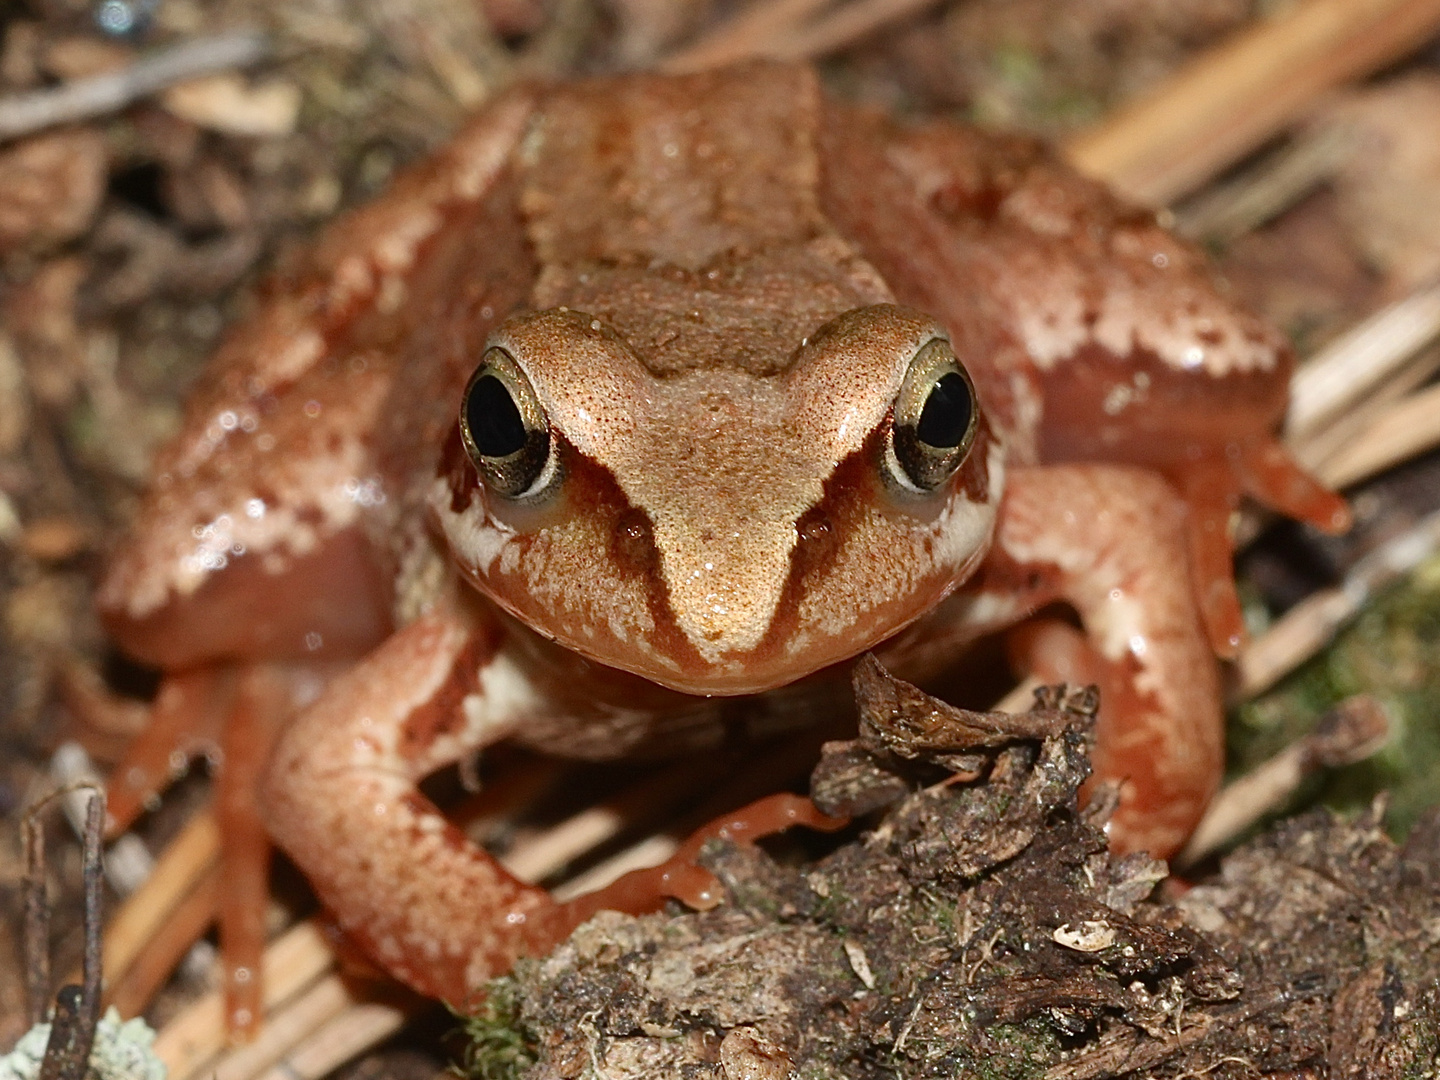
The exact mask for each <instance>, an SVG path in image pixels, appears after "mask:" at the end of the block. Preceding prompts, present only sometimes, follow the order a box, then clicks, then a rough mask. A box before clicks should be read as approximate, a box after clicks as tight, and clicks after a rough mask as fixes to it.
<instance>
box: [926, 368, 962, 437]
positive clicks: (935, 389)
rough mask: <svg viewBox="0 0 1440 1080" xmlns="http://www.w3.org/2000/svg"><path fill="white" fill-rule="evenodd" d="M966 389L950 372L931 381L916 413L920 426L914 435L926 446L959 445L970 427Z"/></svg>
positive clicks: (958, 377)
mask: <svg viewBox="0 0 1440 1080" xmlns="http://www.w3.org/2000/svg"><path fill="white" fill-rule="evenodd" d="M972 407H973V406H972V402H971V401H970V387H969V385H968V384H967V383H966V382H965V380H964V379H962V378H961V377H960V376H959V375H957V374H955V372H953V371H951V372H949V373H947V374H945V375H942V376H940V378H938V379H936V380H935V385H934V386H932V387H931V388H930V396H929V397H927V398H926V399H925V407H924V408H923V409H921V410H920V423H918V424H916V425H915V434H916V435H917V436H918V437H919V439H920V441H921V442H923V443H925V444H926V445H927V446H934V447H938V448H940V449H942V450H948V449H950V448H952V447H956V446H959V445H960V440H961V439H963V438H965V432H966V431H967V430H968V429H969V427H970V413H971V410H972Z"/></svg>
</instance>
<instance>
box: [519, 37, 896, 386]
mask: <svg viewBox="0 0 1440 1080" xmlns="http://www.w3.org/2000/svg"><path fill="white" fill-rule="evenodd" d="M821 111H822V100H821V97H820V91H819V85H818V83H817V80H816V78H815V74H814V72H813V71H811V70H810V69H809V68H806V67H800V66H792V65H784V64H773V63H756V64H750V65H745V66H743V67H739V68H729V69H725V70H722V71H717V72H707V73H702V74H698V75H692V76H688V77H684V78H675V77H668V76H659V75H631V76H623V77H620V78H616V79H610V80H603V81H600V82H581V83H568V84H562V85H560V86H557V87H556V88H555V89H554V90H552V91H551V92H550V93H549V94H548V95H547V96H546V98H545V100H544V101H543V103H542V105H541V107H540V109H539V111H538V112H537V114H536V116H535V117H534V118H533V120H532V122H531V124H530V128H529V131H528V132H527V134H526V136H525V138H524V140H523V142H522V144H521V148H520V154H519V155H518V159H519V160H518V171H519V183H520V189H521V195H520V205H521V211H522V214H523V215H524V218H525V224H526V232H527V235H528V237H529V239H530V242H531V245H532V247H533V249H534V251H535V254H536V257H537V260H538V262H539V264H540V265H541V266H542V267H543V270H542V271H541V273H540V276H539V278H538V279H537V281H536V283H535V288H534V290H533V292H532V294H531V297H530V306H531V307H533V308H536V309H546V308H553V307H560V306H567V307H571V308H575V309H577V310H581V311H584V312H586V313H588V314H591V315H593V316H595V317H596V318H597V319H600V320H601V321H602V322H604V323H605V324H607V325H608V326H610V327H611V328H613V329H614V330H615V331H616V332H617V333H619V335H620V336H621V337H622V338H624V339H625V341H626V342H627V343H628V344H629V346H630V347H631V349H633V350H634V352H635V354H636V358H637V359H638V360H639V361H640V362H641V363H642V364H643V365H645V367H646V368H647V369H648V370H649V371H650V373H651V374H653V375H656V376H659V377H662V378H663V377H668V376H673V375H679V374H684V373H687V372H694V371H697V370H704V369H708V368H715V367H727V368H733V369H738V370H740V371H743V372H746V373H749V374H752V375H758V376H767V375H774V374H778V373H779V372H782V371H784V370H785V369H786V368H787V367H788V366H789V365H790V363H791V362H792V360H793V358H794V355H795V352H796V349H797V346H798V345H799V344H800V342H802V341H803V340H804V339H805V338H806V337H807V336H808V335H810V334H812V333H813V332H814V331H815V330H816V329H818V328H819V327H820V326H822V325H824V324H825V323H826V322H828V321H830V320H831V319H833V318H834V317H836V316H837V315H840V314H841V313H843V312H845V311H849V310H852V309H854V308H857V307H863V306H865V305H868V304H875V303H885V302H889V301H891V300H893V297H892V295H891V293H890V290H889V289H888V287H887V286H886V285H885V283H884V281H883V279H882V278H881V277H880V276H879V275H878V274H877V273H876V272H875V270H874V268H873V267H871V266H870V264H869V263H868V262H867V261H866V260H865V259H864V258H863V257H861V256H860V254H859V253H858V252H857V251H856V250H855V248H854V247H853V246H852V245H851V244H849V243H848V242H847V241H845V240H844V239H843V238H841V237H840V236H839V235H838V234H837V233H836V231H835V229H834V228H833V227H832V225H831V223H830V222H829V221H828V219H827V218H826V217H825V215H824V213H823V212H822V210H821V207H820V191H819V179H820V160H819V147H818V144H817V142H816V131H817V124H818V122H819V118H820V115H821ZM737 346H738V347H737Z"/></svg>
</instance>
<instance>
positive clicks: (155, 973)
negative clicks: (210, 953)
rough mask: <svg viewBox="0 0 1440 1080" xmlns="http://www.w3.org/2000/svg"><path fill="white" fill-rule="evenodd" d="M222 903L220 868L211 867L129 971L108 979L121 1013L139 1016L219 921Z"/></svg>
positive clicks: (110, 997) (113, 1002) (110, 999)
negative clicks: (209, 927)
mask: <svg viewBox="0 0 1440 1080" xmlns="http://www.w3.org/2000/svg"><path fill="white" fill-rule="evenodd" d="M219 902H220V867H219V865H218V864H217V865H214V866H211V867H210V869H209V871H208V873H206V875H205V876H204V877H202V878H201V879H200V882H199V883H198V884H197V885H196V886H195V888H194V890H192V891H191V892H190V894H189V895H188V896H186V897H185V898H184V899H183V900H182V901H181V902H180V903H179V904H176V905H175V907H174V908H173V909H171V911H170V912H169V914H168V915H167V916H166V919H165V921H164V922H163V923H162V924H160V925H159V926H158V927H157V928H156V929H155V932H154V934H153V935H152V936H151V937H150V938H148V939H147V940H146V942H145V947H144V948H143V949H142V950H141V951H140V953H139V955H138V956H136V957H135V960H134V962H133V963H131V964H130V965H129V966H128V967H127V968H126V969H125V974H124V975H122V976H120V977H118V978H112V979H110V980H108V983H109V986H108V989H107V991H106V995H105V996H106V1000H107V1001H108V1003H109V1004H111V1005H114V1006H115V1008H116V1009H118V1010H119V1012H120V1015H121V1016H139V1015H140V1013H141V1012H143V1011H144V1010H145V1007H146V1006H147V1005H148V1004H150V999H151V998H152V997H154V996H155V993H156V991H158V990H159V989H160V987H162V986H164V985H165V980H166V979H168V978H169V977H170V974H171V972H173V971H174V970H175V968H176V967H177V966H178V965H179V964H180V962H181V961H182V960H183V959H184V958H185V956H186V954H187V953H189V951H190V950H191V949H192V948H193V947H194V945H195V942H196V941H197V940H199V939H200V937H201V936H202V935H203V934H204V933H205V929H206V927H208V926H209V925H210V924H211V923H212V922H214V921H215V911H216V908H217V906H218V905H219Z"/></svg>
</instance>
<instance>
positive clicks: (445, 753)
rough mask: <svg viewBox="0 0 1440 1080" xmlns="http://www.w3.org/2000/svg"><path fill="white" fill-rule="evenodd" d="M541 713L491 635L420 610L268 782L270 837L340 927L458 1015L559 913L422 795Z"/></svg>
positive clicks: (330, 692) (291, 739)
mask: <svg viewBox="0 0 1440 1080" xmlns="http://www.w3.org/2000/svg"><path fill="white" fill-rule="evenodd" d="M541 706H542V700H541V698H540V697H539V695H538V694H537V693H535V691H534V690H533V689H532V688H531V686H530V685H529V683H528V681H527V680H526V679H525V678H524V676H522V675H521V674H520V673H519V671H518V670H517V669H515V668H514V667H513V665H512V664H511V662H510V661H509V658H508V657H507V655H506V654H505V653H504V652H502V651H499V650H497V648H496V646H495V643H494V635H493V634H487V633H486V632H485V631H484V630H477V629H476V628H474V627H472V626H470V625H468V624H467V623H466V622H465V621H464V620H463V619H461V618H460V617H458V616H455V615H445V614H431V615H427V616H425V617H423V618H421V619H419V620H417V621H415V622H414V623H411V624H410V625H409V626H407V627H406V628H405V629H404V630H402V631H401V632H399V633H397V634H395V635H394V636H393V637H392V638H390V639H389V640H388V641H387V642H386V643H385V644H383V645H382V646H380V648H378V649H377V650H375V652H373V653H372V654H371V655H370V656H369V657H367V658H366V659H365V660H364V661H363V662H362V663H360V664H359V665H357V666H356V667H354V668H352V669H351V670H350V671H348V672H346V673H345V674H344V675H342V676H341V677H340V678H338V679H336V680H335V681H334V682H333V683H332V684H331V685H330V686H329V687H328V688H327V690H326V692H325V693H324V695H323V696H322V697H321V698H320V699H319V700H318V701H317V702H315V703H314V704H313V705H312V706H310V708H308V709H307V710H305V711H304V712H303V713H302V714H301V715H300V716H299V718H298V719H297V720H296V721H295V722H293V723H292V724H291V725H290V727H289V728H288V729H287V730H286V732H285V733H284V735H283V736H282V738H281V740H280V742H279V745H278V746H277V748H276V752H275V756H274V757H273V759H272V761H271V766H270V770H269V774H268V776H267V779H266V782H265V798H264V812H265V817H266V821H267V825H268V827H269V829H270V832H271V834H272V836H273V837H274V838H275V840H276V842H277V843H278V844H279V845H280V846H281V847H282V848H283V849H285V851H287V852H288V853H289V854H290V855H291V856H292V857H293V858H294V859H295V861H296V862H298V863H299V864H300V865H301V866H303V867H304V868H305V872H306V874H307V876H308V877H309V878H310V880H311V882H312V884H313V885H314V886H315V889H316V891H317V892H318V893H319V895H320V898H321V900H322V901H323V902H324V903H325V904H326V906H327V907H329V908H330V909H331V910H332V911H333V912H334V913H335V914H336V916H337V917H338V919H339V921H340V925H341V926H342V927H343V929H344V930H345V931H346V932H347V933H348V934H350V935H351V936H352V937H354V938H355V939H356V940H357V941H358V942H359V943H360V944H361V945H362V946H363V947H364V948H365V949H366V950H367V951H368V952H369V953H370V954H371V955H372V956H373V957H374V958H375V959H376V960H377V961H379V962H380V963H381V964H383V965H384V966H385V967H386V968H387V969H388V970H389V971H390V972H391V973H392V974H394V975H396V976H398V977H399V978H401V979H403V980H404V981H406V982H408V983H409V984H410V985H411V986H413V987H415V988H416V989H418V990H420V991H421V992H422V993H425V994H427V995H429V996H432V997H438V998H443V999H445V1000H448V1001H450V1002H451V1003H452V1004H455V1005H457V1006H460V1005H463V1004H464V1003H465V1001H466V998H467V996H468V995H469V993H470V989H471V988H472V987H475V986H477V985H479V984H480V983H481V982H482V981H483V980H484V979H485V978H486V977H488V976H489V975H490V974H493V973H498V972H501V971H504V970H505V969H507V968H508V967H509V966H510V964H511V963H512V962H513V961H514V959H515V958H516V957H517V956H520V955H523V954H526V953H533V952H535V951H537V950H538V949H541V948H543V947H544V946H546V945H548V944H550V943H551V938H552V937H553V932H552V931H551V930H550V928H549V925H548V924H549V922H550V920H551V919H552V917H553V915H554V912H555V910H556V905H555V903H554V901H552V900H551V899H550V896H549V894H548V893H547V892H546V891H545V890H544V889H540V888H537V887H535V886H533V885H527V884H525V883H524V882H522V881H520V880H518V879H517V878H515V877H514V876H512V875H511V874H509V873H508V872H507V871H506V870H505V869H504V868H503V867H502V866H500V864H499V863H498V862H496V861H495V860H494V859H493V858H492V857H491V856H489V855H488V854H486V853H485V852H484V851H483V850H481V849H480V848H478V847H476V846H475V845H474V844H472V843H471V842H470V841H469V840H468V839H466V837H465V836H464V834H463V833H461V832H460V831H459V830H458V829H457V828H456V827H455V826H454V825H453V824H451V823H450V822H449V821H447V820H446V819H445V818H444V816H442V814H441V813H440V811H439V810H438V809H437V808H436V807H435V806H434V804H432V803H431V802H430V801H429V800H428V799H427V798H425V796H423V795H422V794H420V792H419V790H418V788H417V786H416V785H417V784H418V782H419V780H420V779H421V778H423V777H424V776H426V775H427V774H429V773H432V772H434V771H436V770H437V769H440V768H443V767H444V766H445V765H447V764H450V763H452V762H454V761H456V760H458V759H459V758H461V757H462V756H463V755H465V754H467V753H469V752H472V751H474V750H475V749H477V748H479V747H482V746H485V745H487V744H490V743H493V742H495V741H496V740H498V739H501V738H503V737H505V736H506V735H507V734H509V733H511V732H512V731H514V730H515V728H516V727H517V726H518V725H520V724H522V723H523V722H524V721H525V720H526V718H527V717H530V716H533V715H535V713H536V710H538V709H539V708H540V707H541Z"/></svg>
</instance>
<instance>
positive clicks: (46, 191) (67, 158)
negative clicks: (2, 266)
mask: <svg viewBox="0 0 1440 1080" xmlns="http://www.w3.org/2000/svg"><path fill="white" fill-rule="evenodd" d="M0 109H3V103H0ZM0 124H3V120H0ZM108 165H109V153H108V151H107V149H106V147H105V139H104V138H103V137H102V136H101V135H100V133H99V132H96V131H91V130H89V129H87V128H76V129H73V130H70V131H57V132H53V133H50V134H47V135H39V136H36V137H35V138H33V139H27V140H25V141H24V142H22V143H19V144H18V145H16V146H11V147H7V148H4V149H0V255H3V254H4V253H6V252H8V251H11V250H13V249H15V248H20V247H31V248H46V247H53V246H54V245H56V244H61V243H64V242H65V241H66V240H73V239H74V238H75V237H77V236H79V235H80V234H81V233H82V232H84V231H85V229H86V227H87V226H88V225H89V224H90V219H91V218H93V217H94V216H95V211H96V209H97V208H98V207H99V205H100V197H101V196H102V195H103V194H104V192H105V175H106V170H107V167H108Z"/></svg>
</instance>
